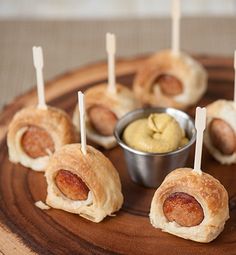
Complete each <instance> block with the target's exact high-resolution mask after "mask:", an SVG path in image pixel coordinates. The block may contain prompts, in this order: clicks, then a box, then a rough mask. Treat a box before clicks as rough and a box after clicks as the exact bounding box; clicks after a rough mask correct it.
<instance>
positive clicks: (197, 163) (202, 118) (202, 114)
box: [193, 107, 206, 174]
mask: <svg viewBox="0 0 236 255" xmlns="http://www.w3.org/2000/svg"><path fill="white" fill-rule="evenodd" d="M195 127H196V129H197V139H196V147H195V158H194V169H193V171H195V172H197V173H198V174H202V170H201V161H202V142H203V131H204V130H205V127H206V108H205V107H203V108H201V107H197V108H196V116H195Z"/></svg>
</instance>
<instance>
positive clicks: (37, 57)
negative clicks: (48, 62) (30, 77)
mask: <svg viewBox="0 0 236 255" xmlns="http://www.w3.org/2000/svg"><path fill="white" fill-rule="evenodd" d="M33 60H34V67H35V69H36V79H37V90H38V108H40V109H47V105H46V103H45V92H44V82H43V52H42V48H41V47H36V46H34V47H33Z"/></svg>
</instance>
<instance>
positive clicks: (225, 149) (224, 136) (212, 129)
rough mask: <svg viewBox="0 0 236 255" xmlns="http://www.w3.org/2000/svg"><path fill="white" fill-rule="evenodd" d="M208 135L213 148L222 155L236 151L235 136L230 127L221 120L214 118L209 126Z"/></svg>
mask: <svg viewBox="0 0 236 255" xmlns="http://www.w3.org/2000/svg"><path fill="white" fill-rule="evenodd" d="M209 135H210V138H211V142H212V144H213V145H214V147H215V148H216V149H217V150H219V151H220V152H221V153H222V154H224V155H231V154H233V153H234V152H235V151H236V135H235V132H234V130H233V129H232V128H231V126H230V125H229V124H228V123H226V122H225V121H224V120H222V119H218V118H215V119H213V120H212V121H211V123H210V125H209Z"/></svg>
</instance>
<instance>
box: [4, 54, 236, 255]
mask: <svg viewBox="0 0 236 255" xmlns="http://www.w3.org/2000/svg"><path fill="white" fill-rule="evenodd" d="M197 59H198V60H199V61H200V62H201V63H203V65H204V66H205V67H206V68H207V70H208V72H209V88H208V91H207V93H206V95H205V96H204V98H203V99H202V100H201V101H200V102H199V105H200V106H204V105H206V104H208V103H210V102H212V101H214V100H216V99H219V98H225V99H232V98H233V78H234V71H233V60H232V59H227V58H219V57H207V56H197ZM142 64H143V58H135V59H128V60H120V61H118V63H117V69H116V72H117V77H118V81H119V82H120V83H123V84H125V85H127V86H131V84H132V81H133V78H134V74H135V72H136V71H137V69H138V68H139V67H140V66H141V65H142ZM106 76H107V69H106V64H105V63H98V64H94V65H91V66H87V67H84V68H81V69H79V70H75V71H72V72H69V73H67V74H65V75H62V76H60V77H58V78H56V79H55V80H53V81H51V82H48V84H47V87H46V97H47V100H48V103H49V104H50V105H53V106H56V107H60V108H63V109H64V110H66V111H67V112H68V113H69V114H70V115H72V111H73V109H74V107H75V104H76V101H77V95H76V94H77V93H76V91H77V90H78V89H80V90H82V91H84V90H86V89H87V88H88V87H90V86H93V85H95V84H98V83H100V82H103V81H105V80H106ZM36 102H37V96H36V90H32V91H30V92H28V93H26V94H24V95H22V96H19V97H18V98H16V99H15V100H14V101H13V102H12V103H11V104H9V105H8V106H7V107H5V109H4V110H3V112H2V113H1V115H0V147H1V150H0V162H1V167H0V253H1V252H2V253H4V254H32V253H38V254H44V255H45V254H56V255H59V254H142V255H146V254H165V255H168V254H198V255H200V254H207V255H209V254H214V255H218V254H235V253H236V165H231V166H222V165H220V164H219V163H217V162H216V161H215V160H214V159H213V158H212V157H211V156H210V155H209V154H208V153H207V151H206V150H204V151H203V165H202V169H204V170H205V171H206V172H208V173H210V174H212V175H213V176H214V177H216V178H218V179H219V180H220V181H221V182H222V183H223V185H224V186H225V188H226V189H227V191H228V193H229V196H230V220H228V221H227V223H226V226H225V229H224V231H223V233H222V234H221V235H220V236H219V237H218V238H217V239H216V240H215V241H213V242H212V243H210V244H199V243H195V242H192V241H187V240H184V239H181V238H178V237H175V236H172V235H169V234H167V233H163V232H161V231H160V230H158V229H155V228H153V227H152V226H151V224H150V222H149V217H148V214H149V208H150V203H151V199H152V197H153V194H154V191H155V190H154V189H147V188H144V187H141V186H139V185H136V184H134V183H132V182H131V180H130V178H129V176H128V173H127V169H126V164H125V161H124V157H123V153H122V150H121V149H120V148H119V147H116V148H115V149H112V150H103V149H101V148H99V149H101V150H102V152H103V153H105V155H107V156H108V157H109V158H110V159H111V161H112V162H113V164H114V165H115V167H116V168H117V169H118V171H119V173H120V177H121V182H122V187H123V193H124V197H125V201H124V205H123V207H122V209H121V210H120V211H119V212H118V213H117V216H116V217H108V218H106V219H105V220H104V221H103V222H101V223H99V224H96V223H92V222H89V221H87V220H85V219H83V218H81V217H79V216H77V215H73V214H69V213H67V212H64V211H61V210H55V209H50V210H48V211H42V210H40V209H39V208H37V207H36V206H35V205H34V203H35V202H36V201H38V200H42V201H45V197H46V182H45V178H44V175H43V173H36V172H34V171H31V170H29V169H27V168H25V167H23V166H21V165H19V164H18V165H14V164H12V163H10V162H9V160H8V152H7V146H6V132H7V126H8V124H9V121H10V120H11V118H12V116H13V115H14V114H15V112H16V111H18V110H19V109H20V108H22V107H24V106H27V105H31V104H35V103H36ZM194 111H195V107H192V108H190V109H189V110H188V113H189V114H191V115H192V116H193V114H194ZM192 164H193V151H192V153H191V156H190V158H189V162H188V166H190V167H191V166H192Z"/></svg>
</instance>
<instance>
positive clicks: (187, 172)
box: [150, 168, 229, 243]
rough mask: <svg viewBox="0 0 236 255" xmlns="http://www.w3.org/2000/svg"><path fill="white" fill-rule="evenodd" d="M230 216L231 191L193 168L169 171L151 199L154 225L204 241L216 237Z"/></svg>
mask: <svg viewBox="0 0 236 255" xmlns="http://www.w3.org/2000/svg"><path fill="white" fill-rule="evenodd" d="M228 218H229V208H228V193H227V191H226V190H225V188H224V187H223V185H222V184H221V183H220V182H219V181H218V180H216V179H215V178H214V177H212V176H211V175H209V174H206V173H202V174H198V173H196V172H194V171H192V169H191V168H179V169H176V170H174V171H173V172H171V173H170V174H169V175H167V177H166V178H165V180H164V181H163V183H162V184H161V186H160V187H159V188H158V189H157V190H156V192H155V194H154V197H153V199H152V203H151V211H150V220H151V223H152V225H153V226H154V227H156V228H160V229H162V230H163V231H165V232H168V233H171V234H174V235H176V236H179V237H182V238H185V239H190V240H193V241H197V242H202V243H208V242H210V241H212V240H213V239H215V238H216V237H217V236H218V235H219V234H220V232H221V231H222V230H223V228H224V224H225V221H226V220H227V219H228Z"/></svg>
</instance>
